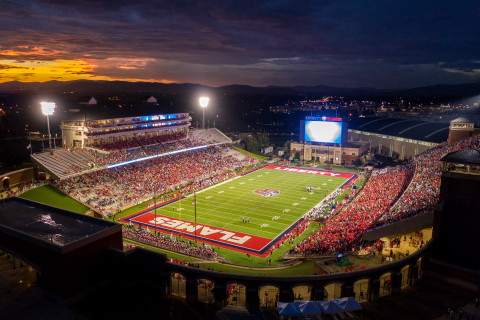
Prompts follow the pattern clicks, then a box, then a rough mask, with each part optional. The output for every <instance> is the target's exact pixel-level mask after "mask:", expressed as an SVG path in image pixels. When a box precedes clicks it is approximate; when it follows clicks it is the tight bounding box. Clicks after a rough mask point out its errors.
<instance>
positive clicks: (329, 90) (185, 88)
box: [0, 80, 480, 97]
mask: <svg viewBox="0 0 480 320" xmlns="http://www.w3.org/2000/svg"><path fill="white" fill-rule="evenodd" d="M0 91H2V92H5V91H40V92H89V93H90V92H148V93H152V92H157V93H188V92H205V93H208V92H211V91H215V92H216V93H220V94H270V95H282V94H289V95H290V94H323V95H346V96H405V97H407V96H410V97H421V96H442V97H469V96H476V95H480V83H467V84H459V85H449V84H438V85H433V86H426V87H420V88H412V89H402V90H393V89H392V90H386V89H375V88H363V87H360V88H336V87H330V86H324V85H318V86H292V87H287V86H267V87H252V86H248V85H228V86H223V87H218V88H215V87H209V86H204V85H200V84H192V83H172V84H165V83H155V82H127V81H91V80H76V81H67V82H62V81H48V82H18V81H12V82H4V83H0Z"/></svg>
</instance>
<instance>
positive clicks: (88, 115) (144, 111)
mask: <svg viewBox="0 0 480 320" xmlns="http://www.w3.org/2000/svg"><path fill="white" fill-rule="evenodd" d="M172 113H191V111H188V110H186V109H183V108H180V107H173V106H148V107H122V108H120V107H115V108H106V107H97V108H91V107H90V108H78V109H70V110H69V111H68V112H67V113H66V114H65V115H62V120H64V121H65V120H66V121H69V120H70V121H84V120H103V119H116V118H129V117H141V116H154V115H161V114H172Z"/></svg>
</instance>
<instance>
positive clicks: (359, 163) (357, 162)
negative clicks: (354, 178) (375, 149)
mask: <svg viewBox="0 0 480 320" xmlns="http://www.w3.org/2000/svg"><path fill="white" fill-rule="evenodd" d="M353 164H354V165H356V166H357V167H360V166H361V165H362V160H360V159H357V160H355V161H354V162H353Z"/></svg>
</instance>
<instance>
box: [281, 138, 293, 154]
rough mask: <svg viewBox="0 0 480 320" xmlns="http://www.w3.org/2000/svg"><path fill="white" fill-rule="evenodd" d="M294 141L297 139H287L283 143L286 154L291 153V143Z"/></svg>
mask: <svg viewBox="0 0 480 320" xmlns="http://www.w3.org/2000/svg"><path fill="white" fill-rule="evenodd" d="M292 142H295V140H287V141H286V142H285V144H284V145H283V148H284V149H285V154H287V153H290V145H291V144H292ZM285 157H286V156H285Z"/></svg>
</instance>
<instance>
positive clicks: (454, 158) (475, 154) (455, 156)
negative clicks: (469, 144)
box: [440, 149, 480, 165]
mask: <svg viewBox="0 0 480 320" xmlns="http://www.w3.org/2000/svg"><path fill="white" fill-rule="evenodd" d="M440 161H444V162H455V163H466V164H475V165H479V164H480V150H477V149H463V150H458V151H454V152H450V153H448V154H446V155H444V156H443V157H442V158H441V159H440Z"/></svg>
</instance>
